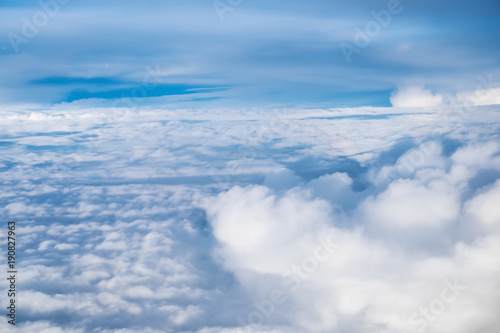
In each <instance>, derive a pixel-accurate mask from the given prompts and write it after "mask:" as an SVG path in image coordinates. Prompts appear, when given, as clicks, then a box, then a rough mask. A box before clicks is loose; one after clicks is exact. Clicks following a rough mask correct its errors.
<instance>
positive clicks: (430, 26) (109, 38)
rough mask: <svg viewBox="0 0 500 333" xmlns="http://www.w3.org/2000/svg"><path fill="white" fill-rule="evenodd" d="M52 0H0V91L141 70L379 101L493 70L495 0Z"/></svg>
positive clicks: (176, 78)
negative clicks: (409, 89)
mask: <svg viewBox="0 0 500 333" xmlns="http://www.w3.org/2000/svg"><path fill="white" fill-rule="evenodd" d="M58 1H59V2H57V1H55V0H50V1H49V0H45V1H40V2H28V1H8V0H4V1H1V3H0V5H1V6H2V20H1V21H2V22H1V23H0V32H1V34H0V36H1V39H0V66H1V68H2V74H3V75H2V77H1V81H0V100H1V101H2V104H31V103H34V104H43V105H50V104H53V103H60V102H71V101H74V100H79V99H85V98H98V99H102V100H109V99H112V98H117V97H122V95H127V94H129V93H130V91H131V90H132V89H134V88H137V89H140V88H141V87H142V82H143V80H144V78H145V77H147V76H148V75H151V73H154V74H152V75H153V79H154V82H157V83H158V86H157V87H155V88H154V89H151V90H148V91H147V92H146V94H144V92H143V91H142V92H141V91H140V90H138V91H137V92H136V93H135V95H137V96H141V97H153V100H154V97H159V96H169V95H170V96H171V95H175V96H176V97H170V98H168V97H165V98H163V99H160V100H161V101H160V103H164V102H165V100H167V101H171V100H175V101H179V100H180V101H184V102H186V101H199V100H200V98H202V99H203V101H204V102H212V103H215V104H216V105H224V106H236V105H238V106H245V103H247V102H250V101H251V102H252V103H254V104H255V103H260V104H261V105H269V104H283V105H289V106H294V105H298V104H315V105H326V106H329V107H353V106H390V105H391V102H390V96H391V93H393V92H394V91H396V90H398V89H403V88H406V87H409V86H419V87H422V88H427V89H430V90H431V91H433V92H434V93H439V94H447V95H451V96H455V95H456V94H457V93H460V92H465V91H472V90H474V89H475V88H476V81H477V77H478V76H480V75H482V76H485V77H486V76H488V75H490V74H496V75H497V76H498V68H499V60H498V51H499V47H498V38H499V31H500V29H499V28H500V27H499V24H500V20H499V19H498V18H499V17H498V16H499V13H500V3H499V2H498V1H496V0H488V1H486V0H482V1H479V2H474V3H471V2H470V1H451V0H449V1H426V0H420V1H410V0H401V1H396V0H394V1H378V0H377V1H367V0H366V1H361V0H356V1H349V2H345V1H332V0H329V1H323V0H318V1H297V0H290V1H286V2H277V1H262V0H254V1H246V0H231V1H229V0H221V1H211V0H204V1H195V2H180V1H159V0H150V1H143V2H135V1H105V2H102V1H94V0H90V1H69V0H58ZM148 68H150V69H151V70H148ZM207 88H208V90H207ZM190 89H203V90H190ZM201 92H203V93H201ZM179 95H187V96H179ZM102 100H101V101H102ZM142 103H145V104H150V103H154V101H150V100H148V99H145V100H143V101H142Z"/></svg>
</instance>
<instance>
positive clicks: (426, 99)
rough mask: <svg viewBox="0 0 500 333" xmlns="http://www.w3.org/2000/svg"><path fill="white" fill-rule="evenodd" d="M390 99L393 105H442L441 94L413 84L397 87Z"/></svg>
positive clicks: (427, 106) (426, 106) (424, 106)
mask: <svg viewBox="0 0 500 333" xmlns="http://www.w3.org/2000/svg"><path fill="white" fill-rule="evenodd" d="M390 100H391V104H392V106H394V107H423V108H429V107H439V106H442V105H443V95H441V94H434V93H433V92H432V91H431V90H429V89H425V88H422V87H415V86H412V87H405V88H400V89H398V90H397V91H396V92H394V93H393V94H392V95H391V98H390Z"/></svg>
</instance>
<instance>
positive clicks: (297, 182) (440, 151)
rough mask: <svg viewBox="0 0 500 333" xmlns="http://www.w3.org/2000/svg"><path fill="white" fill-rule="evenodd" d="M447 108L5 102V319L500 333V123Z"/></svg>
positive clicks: (61, 326) (66, 324)
mask: <svg viewBox="0 0 500 333" xmlns="http://www.w3.org/2000/svg"><path fill="white" fill-rule="evenodd" d="M469 111H470V112H469ZM446 112H447V110H446V109H439V108H438V109H433V108H431V109H418V108H416V109H408V108H397V107H392V108H373V107H365V108H354V109H300V108H289V109H277V108H276V109H258V108H255V109H238V110H234V109H209V110H207V109H193V110H186V109H159V108H158V109H157V108H143V109H140V110H139V109H136V110H131V109H127V108H117V107H116V108H91V107H85V106H82V104H78V103H69V104H63V105H57V106H54V107H53V108H51V109H49V110H45V109H40V108H37V109H33V110H30V109H25V110H19V109H14V110H4V111H2V113H1V114H0V118H1V119H0V129H1V133H2V134H1V139H0V142H1V143H0V150H1V152H2V155H1V157H0V162H1V164H0V175H1V177H2V181H3V182H4V184H5V186H3V187H2V188H1V190H0V200H1V201H2V206H1V207H3V208H2V209H1V210H0V215H1V218H2V219H3V220H12V219H15V220H16V221H18V227H17V228H18V229H17V232H18V233H17V235H16V237H17V239H16V240H17V242H18V243H19V244H21V245H20V246H19V248H18V251H19V252H18V256H19V272H20V273H19V274H20V276H22V283H20V284H19V294H18V301H19V303H18V304H19V311H22V314H23V317H22V321H21V320H20V321H19V326H16V328H15V329H13V328H12V327H11V326H9V324H7V323H6V321H0V325H1V326H0V329H1V330H2V331H6V332H10V331H12V332H14V333H15V332H44V331H46V332H75V333H80V332H89V331H90V332H92V331H95V332H128V333H129V332H155V333H156V332H183V333H211V332H227V333H233V332H234V333H236V332H252V333H256V332H266V333H284V332H293V333H305V332H343V331H349V332H363V333H365V332H367V333H372V332H373V333H381V332H386V333H392V332H398V333H399V332H419V331H427V332H436V333H437V332H442V331H446V330H451V331H453V332H458V333H484V332H486V333H490V332H489V331H492V330H493V331H494V330H495V328H496V327H497V326H498V316H499V313H498V310H497V309H498V308H500V306H499V305H500V304H499V303H500V296H499V290H500V286H499V283H498V269H497V267H499V265H500V263H499V261H500V249H499V246H498V244H500V243H499V240H500V234H499V233H500V228H499V223H500V221H499V214H498V209H497V207H496V203H497V202H498V199H499V188H500V185H499V180H498V179H500V157H499V156H500V145H499V144H498V142H499V138H498V126H499V125H498V124H499V123H500V119H499V114H498V112H497V110H496V107H494V106H476V107H471V108H468V109H466V110H465V112H463V113H461V114H460V118H459V121H457V118H456V117H447V116H446ZM0 245H1V246H5V245H6V242H5V239H0ZM2 256H3V257H0V259H2V258H3V260H4V261H5V259H6V258H5V253H3V254H2ZM21 274H22V275H21ZM7 286H8V285H7V280H0V287H1V289H2V290H5V288H7ZM488 330H489V331H488Z"/></svg>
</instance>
